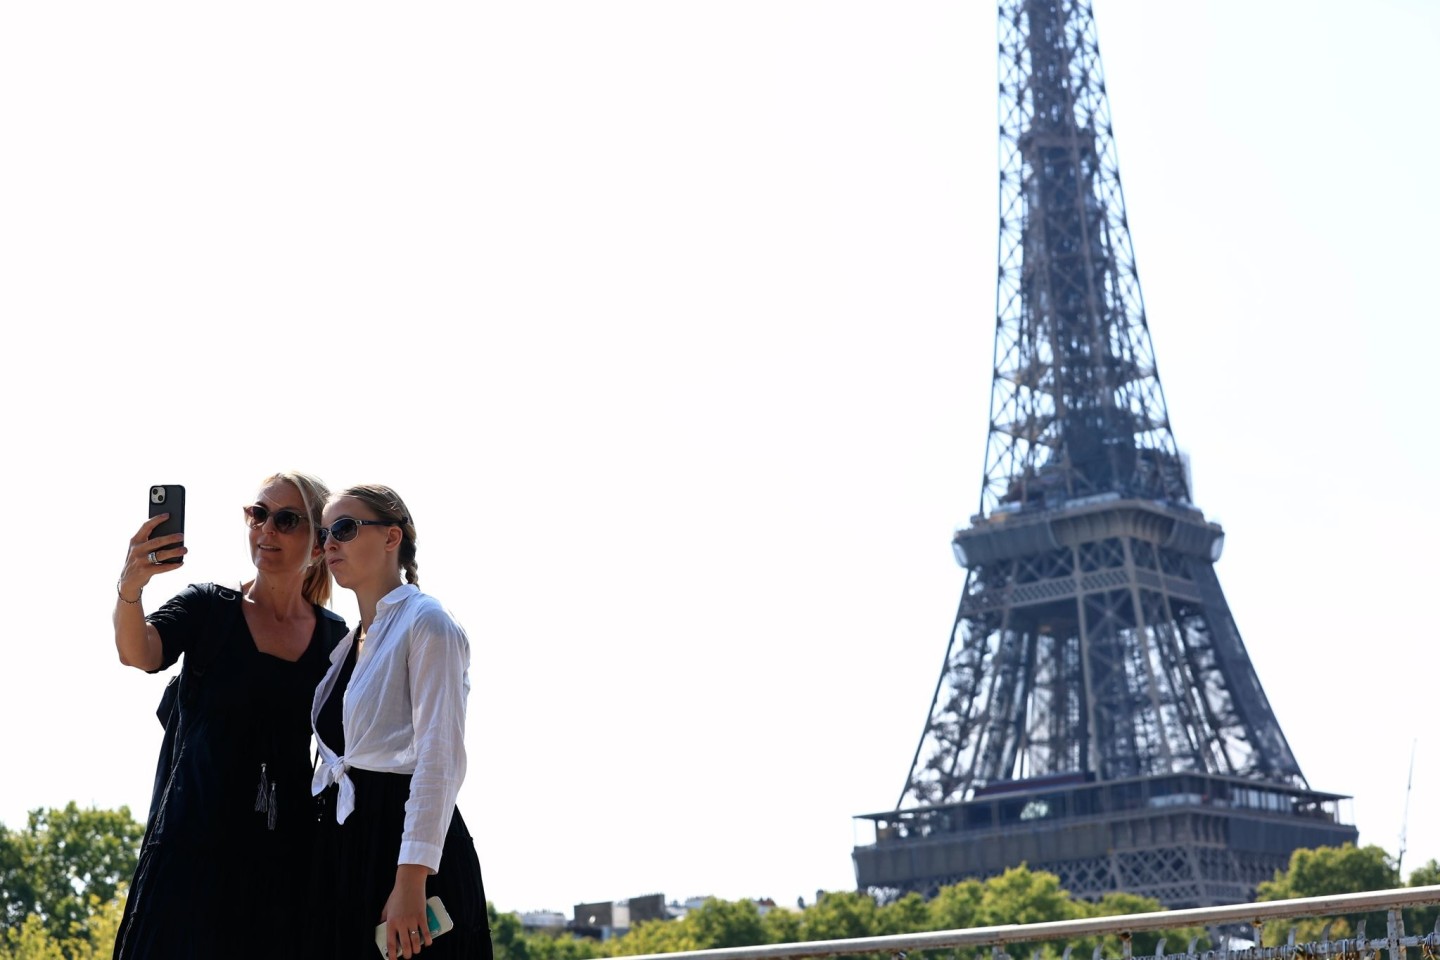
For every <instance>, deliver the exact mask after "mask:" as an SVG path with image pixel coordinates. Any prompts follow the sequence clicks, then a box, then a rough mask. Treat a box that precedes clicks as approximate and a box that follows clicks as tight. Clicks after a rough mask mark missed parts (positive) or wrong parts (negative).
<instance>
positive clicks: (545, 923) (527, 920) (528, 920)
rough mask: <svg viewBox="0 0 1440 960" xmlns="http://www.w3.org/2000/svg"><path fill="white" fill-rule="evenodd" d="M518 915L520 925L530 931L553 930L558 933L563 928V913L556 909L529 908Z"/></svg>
mask: <svg viewBox="0 0 1440 960" xmlns="http://www.w3.org/2000/svg"><path fill="white" fill-rule="evenodd" d="M519 916H520V926H521V927H522V928H523V929H525V930H529V931H532V932H535V931H541V930H543V931H553V932H556V933H559V932H560V931H562V930H564V929H565V923H566V921H565V914H563V913H561V912H560V911H558V910H530V911H527V912H525V913H522V914H520V915H519Z"/></svg>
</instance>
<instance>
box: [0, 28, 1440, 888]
mask: <svg viewBox="0 0 1440 960" xmlns="http://www.w3.org/2000/svg"><path fill="white" fill-rule="evenodd" d="M1095 8H1096V16H1097V18H1098V23H1099V34H1100V41H1101V51H1102V55H1103V59H1104V64H1105V68H1106V71H1107V79H1108V81H1109V86H1110V89H1111V107H1112V112H1113V115H1114V121H1115V127H1116V136H1117V144H1118V148H1119V156H1120V166H1121V171H1122V173H1123V175H1124V177H1125V181H1124V182H1125V192H1126V200H1127V202H1128V205H1129V215H1130V223H1131V229H1132V234H1133V238H1134V242H1135V249H1136V255H1137V258H1138V263H1139V267H1140V276H1141V282H1142V284H1143V289H1144V293H1145V298H1146V305H1147V308H1148V313H1149V316H1150V319H1151V324H1152V329H1153V334H1154V340H1155V346H1156V351H1157V355H1158V358H1159V363H1160V372H1161V377H1162V381H1163V383H1164V386H1165V390H1166V394H1167V397H1168V400H1169V403H1170V409H1171V414H1172V420H1173V422H1174V425H1175V431H1176V437H1177V440H1178V441H1179V443H1180V445H1181V447H1182V448H1183V449H1184V450H1186V451H1187V452H1188V453H1189V454H1190V455H1191V457H1192V461H1193V468H1194V477H1195V488H1196V497H1197V500H1198V503H1199V506H1200V507H1201V508H1202V509H1204V510H1205V511H1206V513H1207V515H1209V516H1210V517H1212V518H1215V519H1218V520H1219V521H1220V522H1222V523H1223V524H1224V525H1225V527H1226V530H1227V533H1228V538H1227V550H1226V554H1225V556H1224V558H1223V559H1222V560H1221V562H1220V565H1219V572H1220V578H1221V583H1222V584H1223V586H1224V587H1225V591H1226V595H1227V597H1228V599H1229V601H1230V604H1231V607H1232V609H1233V611H1234V613H1235V616H1236V619H1237V621H1238V623H1239V626H1240V630H1241V632H1242V634H1243V635H1244V637H1245V639H1246V642H1247V644H1248V646H1249V649H1250V654H1251V656H1252V658H1253V660H1254V662H1255V664H1256V667H1257V669H1258V671H1259V674H1260V677H1261V679H1262V681H1263V682H1264V684H1265V688H1266V691H1267V693H1268V694H1269V697H1270V699H1271V703H1272V705H1273V707H1274V709H1275V712H1276V714H1277V715H1278V717H1279V719H1280V722H1281V724H1282V726H1283V728H1284V730H1285V732H1286V734H1287V736H1288V738H1289V740H1290V743H1291V745H1292V747H1293V748H1294V750H1295V753H1296V755H1297V757H1298V759H1299V761H1300V763H1301V765H1302V767H1303V768H1304V770H1305V772H1306V774H1307V776H1308V777H1309V779H1310V783H1311V785H1312V786H1314V787H1316V788H1318V789H1323V790H1333V791H1336V792H1345V793H1352V794H1353V795H1354V796H1355V800H1354V804H1353V813H1354V816H1355V819H1356V822H1357V823H1358V825H1359V828H1360V831H1361V841H1362V842H1363V843H1375V844H1379V845H1381V846H1383V847H1385V848H1386V849H1388V850H1390V851H1391V852H1392V853H1393V852H1394V851H1395V850H1396V848H1397V846H1398V844H1399V837H1400V833H1401V829H1402V823H1403V812H1404V809H1405V785H1406V772H1407V766H1408V764H1409V760H1410V754H1411V749H1412V745H1413V746H1414V748H1415V772H1414V790H1413V795H1412V796H1411V799H1410V804H1409V807H1410V811H1411V815H1410V818H1409V832H1408V839H1409V851H1408V853H1407V854H1406V858H1405V864H1406V867H1407V869H1408V867H1410V866H1415V865H1418V864H1419V863H1421V862H1422V861H1424V860H1425V859H1428V858H1430V857H1440V821H1436V820H1435V818H1434V817H1432V816H1429V815H1428V814H1429V813H1430V812H1431V810H1432V808H1433V806H1434V798H1435V796H1436V790H1437V787H1440V783H1437V778H1440V772H1437V767H1436V763H1437V759H1440V743H1437V741H1436V737H1435V734H1434V722H1433V712H1434V711H1433V696H1434V695H1433V690H1432V686H1433V684H1432V683H1431V682H1430V678H1431V677H1432V675H1433V672H1434V659H1433V657H1434V654H1433V652H1432V646H1433V642H1434V639H1435V628H1434V625H1433V621H1432V619H1431V618H1430V617H1429V616H1428V615H1426V616H1421V615H1420V614H1421V613H1423V611H1424V610H1425V609H1428V607H1426V606H1425V603H1426V601H1425V600H1424V597H1425V596H1427V595H1429V594H1430V593H1431V592H1433V589H1434V588H1433V579H1434V573H1435V567H1434V563H1433V557H1434V544H1435V542H1436V541H1437V538H1440V524H1437V510H1436V502H1437V497H1436V494H1435V491H1434V489H1433V487H1432V486H1431V484H1432V483H1433V482H1434V478H1435V474H1436V468H1437V465H1440V464H1437V460H1440V457H1437V453H1436V445H1435V443H1434V437H1433V432H1434V417H1433V413H1432V410H1433V405H1434V401H1433V396H1432V392H1431V391H1432V388H1433V383H1434V370H1433V364H1434V358H1435V357H1436V356H1437V354H1440V335H1437V333H1436V327H1437V323H1436V321H1437V315H1436V313H1437V311H1436V300H1435V297H1434V294H1433V282H1431V281H1426V280H1425V279H1424V278H1425V277H1426V276H1432V277H1433V276H1434V271H1435V267H1434V260H1435V254H1436V240H1435V237H1436V234H1435V224H1436V223H1437V222H1440V199H1437V197H1440V191H1437V190H1436V189H1435V187H1434V184H1433V178H1434V172H1433V167H1434V159H1435V157H1436V156H1440V132H1437V131H1440V125H1437V124H1436V123H1435V122H1434V115H1435V109H1436V107H1435V103H1434V96H1433V94H1432V92H1431V91H1432V90H1433V88H1434V75H1433V68H1432V67H1431V66H1430V64H1431V63H1433V58H1434V51H1435V50H1436V49H1437V47H1440V5H1437V4H1434V3H1431V2H1424V0H1413V2H1402V0H1375V2H1372V3H1369V4H1365V5H1363V6H1362V5H1356V4H1354V3H1340V2H1310V0H1289V2H1279V0H1276V2H1268V3H1267V2H1262V3H1254V2H1252V0H1245V2H1242V0H1224V2H1221V0H1214V2H1208V3H1187V4H1183V5H1182V4H1179V3H1156V2H1154V0H1096V2H1095ZM995 52H996V31H995V14H994V7H993V5H992V4H985V3H978V2H977V3H962V2H950V3H937V2H921V0H914V2H912V0H905V2H902V3H896V2H894V0H887V2H850V0H812V2H801V0H764V2H759V0H729V2H724V3H719V2H687V0H650V2H641V0H627V2H603V3H601V2H594V0H572V2H545V0H534V2H530V3H525V4H519V3H511V4H486V5H480V4H461V3H445V2H435V3H425V4H414V5H408V6H406V7H404V9H403V11H402V9H401V8H400V7H397V6H395V5H393V4H378V3H373V2H361V3H344V4H341V3H300V4H296V3H283V4H282V3H274V2H260V3H250V4H246V5H243V6H234V5H229V6H224V5H214V4H202V5H196V4H189V3H179V2H175V3H168V4H165V3H157V2H145V0H141V2H135V3H127V4H102V3H96V2H91V3H84V2H76V3H50V4H8V5H5V6H4V7H3V8H0V129H3V130H4V131H5V133H4V141H5V145H4V147H3V149H0V315H3V317H4V328H5V330H6V332H5V333H4V335H3V337H4V340H3V342H4V344H5V349H4V358H5V360H4V368H5V376H4V378H3V380H0V402H3V405H4V408H5V409H6V410H7V411H8V415H7V417H6V423H7V429H6V434H7V441H8V442H7V443H6V451H7V456H6V461H7V462H8V463H9V464H10V467H9V468H8V470H6V472H5V476H4V480H3V483H4V500H5V503H6V504H7V511H6V523H5V526H6V531H7V533H8V540H9V545H10V546H9V549H7V550H6V551H5V552H4V559H3V560H0V563H3V579H4V582H5V583H6V584H7V586H8V597H9V603H8V610H7V621H8V627H9V629H8V630H7V634H8V637H7V640H6V642H5V644H4V645H3V647H0V676H3V678H4V687H5V690H6V694H5V696H4V697H0V729H3V730H5V731H7V736H6V739H5V751H4V767H5V773H4V774H3V776H0V822H4V823H5V824H6V825H7V826H11V827H19V826H21V825H22V824H23V822H24V817H25V812H26V811H27V810H28V809H31V808H35V807H43V806H58V805H62V804H64V803H65V802H67V801H69V800H72V799H73V800H77V801H79V802H81V803H82V804H97V805H100V806H104V807H111V806H119V805H121V804H128V805H129V806H130V807H131V809H132V811H133V812H134V813H135V815H136V816H137V818H143V816H144V813H145V809H146V806H147V804H148V800H149V787H150V782H151V776H152V774H153V770H154V760H155V752H156V748H157V746H158V741H159V735H160V727H159V725H158V723H156V721H155V719H154V716H153V712H152V711H153V709H154V706H155V701H156V699H157V698H158V696H159V693H160V690H161V687H162V685H163V683H164V678H163V677H147V676H145V675H143V674H140V673H138V672H135V671H131V670H127V669H124V668H122V667H120V666H119V665H118V663H117V661H116V659H115V656H114V653H113V647H112V642H111V632H110V626H109V620H110V612H111V608H112V603H113V600H114V592H113V591H114V586H113V585H114V580H115V577H116V575H117V574H118V572H119V566H120V562H121V560H122V558H123V555H124V549H125V543H126V540H127V538H128V537H129V536H130V535H131V533H133V531H134V529H135V527H137V526H138V525H139V523H140V522H141V520H142V519H143V518H144V505H143V502H142V497H143V496H144V493H145V488H146V487H147V486H148V485H149V484H151V483H157V482H158V483H183V484H185V485H187V486H188V487H189V501H190V523H189V530H188V531H187V535H188V541H189V544H190V546H191V550H192V553H191V560H190V562H189V563H188V564H187V566H186V568H185V571H184V572H183V573H179V574H176V575H174V576H172V577H171V578H170V579H168V580H158V581H156V582H155V583H154V584H152V586H151V587H150V588H149V589H148V590H147V592H146V596H145V602H146V607H147V609H154V607H155V606H156V605H157V604H158V603H159V602H160V601H161V600H163V599H164V598H165V597H166V596H168V595H169V594H170V593H173V592H174V591H175V590H177V589H179V588H180V587H181V586H182V585H183V582H189V581H200V580H210V579H220V580H223V579H233V578H239V577H244V576H247V575H248V571H249V570H250V569H251V568H250V567H249V565H248V561H247V557H246V552H245V536H244V530H243V528H242V526H241V523H240V516H239V510H238V508H239V506H240V504H241V503H243V502H245V501H246V500H248V499H249V498H251V497H252V496H253V493H254V489H255V485H256V482H257V481H258V480H259V479H260V478H261V477H262V476H263V475H265V474H266V473H268V472H270V471H272V470H274V469H278V468H284V467H291V466H293V467H297V468H300V469H305V470H310V471H314V472H316V473H319V474H320V475H322V476H323V477H325V478H326V479H327V480H329V481H330V482H331V483H332V484H333V485H336V486H339V485H343V484H347V483H351V482H359V481H369V480H377V481H382V482H388V483H391V484H393V485H394V486H395V487H396V488H398V489H399V490H400V492H401V493H402V495H404V496H405V497H406V498H407V499H408V500H409V502H410V505H411V507H412V509H413V511H414V513H415V515H416V518H417V521H418V524H419V530H420V536H421V544H420V554H419V559H420V570H421V574H422V585H423V586H424V587H425V588H426V589H427V590H429V591H430V592H432V593H434V594H435V595H437V596H439V597H440V598H442V599H443V600H444V601H445V602H446V603H448V604H449V605H450V606H451V608H452V609H453V610H454V611H455V612H456V613H457V614H458V615H459V616H460V618H461V620H462V621H463V622H464V623H465V624H466V626H467V627H468V629H469V631H470V635H471V637H472V641H473V644H474V662H473V665H472V680H473V683H474V689H473V693H472V696H471V701H470V717H469V735H470V749H471V764H470V775H469V778H468V779H467V781H466V783H465V785H464V787H463V789H462V790H461V793H460V806H461V810H462V811H463V812H464V813H465V815H466V817H467V819H468V820H469V821H470V823H471V827H472V829H473V830H474V832H475V834H476V836H477V842H478V845H479V849H480V855H481V859H482V862H483V864H484V868H485V875H486V881H487V889H488V892H489V895H490V897H491V899H492V900H493V901H494V902H495V903H496V905H497V906H499V907H500V908H501V909H502V910H528V909H555V910H562V911H565V912H567V913H568V912H569V911H570V909H571V907H572V906H573V905H574V904H575V903H577V902H581V901H588V900H608V899H615V898H624V897H629V896H634V895H639V894H643V893H649V892H661V893H663V894H665V895H666V896H667V898H679V899H683V898H685V897H689V896H693V895H705V894H713V895H715V896H719V897H722V898H725V899H739V898H742V897H760V896H771V897H774V898H776V899H777V900H780V901H781V902H794V900H795V898H796V897H798V896H802V895H803V896H805V897H806V899H807V901H808V900H809V899H810V898H811V897H812V896H813V895H814V892H815V890H816V889H820V888H823V889H832V890H833V889H849V888H853V885H854V873H853V868H852V865H851V860H850V850H851V846H852V843H853V839H854V833H853V825H852V819H851V818H852V817H853V816H854V815H855V814H860V813H866V812H874V811H879V810H885V809H889V808H890V807H891V806H892V805H893V804H894V803H895V801H896V799H897V797H898V796H899V793H900V788H901V786H902V783H903V779H904V776H905V773H906V771H907V768H908V764H909V760H910V757H911V754H912V752H913V750H914V748H915V744H916V742H917V740H918V738H919V735H920V732H921V725H922V723H923V721H924V719H925V714H926V710H927V708H928V706H929V698H930V695H931V692H932V690H933V689H934V684H935V679H936V675H937V673H938V671H939V668H940V661H941V657H942V655H943V652H944V647H945V641H946V637H947V634H948V630H949V627H950V624H951V620H952V618H953V616H954V610H955V605H956V603H957V602H958V600H959V596H960V590H961V585H962V582H963V572H962V571H961V570H960V569H959V568H957V567H956V566H955V565H954V563H953V561H952V560H951V556H950V549H949V537H950V533H951V530H952V529H953V526H954V525H955V524H956V523H957V522H963V521H964V520H965V519H966V518H967V517H968V516H969V515H970V514H971V513H972V512H973V511H974V509H975V506H976V504H977V502H978V498H979V485H980V469H981V464H980V459H981V454H982V451H983V447H984V441H985V420H986V409H987V404H988V397H989V372H988V371H989V364H990V354H991V347H992V327H993V317H994V309H995V307H994V301H995V269H996V264H995V257H996V237H997V213H996V176H997V170H996V163H997V143H996V135H995V126H996V64H995ZM338 609H340V611H341V612H342V613H343V614H345V615H346V616H347V618H348V619H351V620H353V606H352V605H351V604H350V603H349V601H348V595H347V597H346V599H345V601H344V602H342V603H341V604H340V605H339V606H338Z"/></svg>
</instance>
